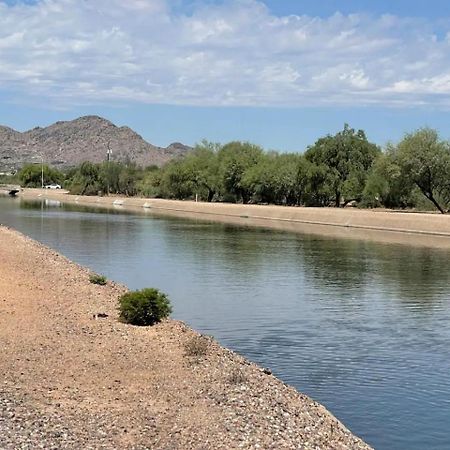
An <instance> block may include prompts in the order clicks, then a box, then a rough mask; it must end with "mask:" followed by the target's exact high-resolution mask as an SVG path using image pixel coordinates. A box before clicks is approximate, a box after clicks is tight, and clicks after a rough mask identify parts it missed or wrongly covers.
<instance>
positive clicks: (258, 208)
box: [20, 189, 450, 248]
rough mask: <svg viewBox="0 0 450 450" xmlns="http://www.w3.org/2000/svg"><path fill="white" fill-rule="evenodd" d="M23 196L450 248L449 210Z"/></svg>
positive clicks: (27, 192) (54, 193) (46, 193)
mask: <svg viewBox="0 0 450 450" xmlns="http://www.w3.org/2000/svg"><path fill="white" fill-rule="evenodd" d="M20 195H21V196H22V197H23V198H28V199H33V198H48V199H55V200H58V201H63V202H67V203H77V204H84V205H92V206H96V207H114V208H118V209H124V210H130V211H135V212H141V213H146V214H166V215H175V216H180V217H188V218H197V219H205V220H212V221H219V222H225V223H232V224H238V225H245V226H260V227H267V228H274V229H279V230H287V231H294V232H302V233H312V234H320V235H327V236H331V237H342V238H351V239H368V240H373V241H381V242H392V243H400V244H408V245H424V246H431V247H439V248H450V215H442V214H432V213H407V212H392V211H380V210H358V209H353V208H346V209H337V208H303V207H284V206H272V205H240V204H228V203H203V202H198V203H197V202H192V201H178V200H163V199H144V198H136V197H129V198H127V197H97V196H75V195H70V194H67V193H64V192H61V191H49V190H40V189H25V190H23V191H22V192H21V194H20Z"/></svg>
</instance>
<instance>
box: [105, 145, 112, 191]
mask: <svg viewBox="0 0 450 450" xmlns="http://www.w3.org/2000/svg"><path fill="white" fill-rule="evenodd" d="M107 147H108V150H107V151H106V165H107V175H106V189H107V191H108V192H107V195H109V177H110V173H109V172H110V171H109V161H110V160H111V155H112V150H111V147H110V146H109V141H108V143H107Z"/></svg>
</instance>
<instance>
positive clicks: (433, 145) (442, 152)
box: [393, 128, 450, 214]
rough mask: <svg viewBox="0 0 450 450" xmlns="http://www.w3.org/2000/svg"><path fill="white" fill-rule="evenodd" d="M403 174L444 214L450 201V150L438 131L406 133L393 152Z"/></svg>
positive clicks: (428, 129) (422, 129) (423, 130)
mask: <svg viewBox="0 0 450 450" xmlns="http://www.w3.org/2000/svg"><path fill="white" fill-rule="evenodd" d="M393 154H394V158H395V162H396V163H397V164H398V166H399V168H400V171H401V173H402V175H403V176H404V177H405V178H406V179H407V180H409V181H410V182H412V183H413V184H414V185H416V186H417V187H418V188H419V189H420V192H422V194H423V195H424V196H425V197H426V198H427V199H428V200H429V201H430V202H431V203H432V204H433V205H434V206H435V207H436V208H437V209H438V210H439V211H440V212H441V213H442V214H444V213H445V210H444V207H448V205H449V202H450V182H449V174H450V148H449V144H448V142H444V141H442V140H441V139H440V138H439V135H438V133H437V131H436V130H432V129H430V128H421V129H419V130H417V131H415V132H414V133H409V134H406V135H405V137H404V138H403V140H402V141H401V142H400V143H399V144H398V145H397V147H396V148H394V149H393Z"/></svg>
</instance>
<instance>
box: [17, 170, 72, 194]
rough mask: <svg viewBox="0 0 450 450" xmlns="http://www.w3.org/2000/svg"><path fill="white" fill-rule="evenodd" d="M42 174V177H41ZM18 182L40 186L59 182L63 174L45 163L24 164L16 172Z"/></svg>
mask: <svg viewBox="0 0 450 450" xmlns="http://www.w3.org/2000/svg"><path fill="white" fill-rule="evenodd" d="M42 175H43V177H42ZM18 178H19V180H20V183H21V184H22V186H24V187H34V188H36V187H41V184H42V182H43V183H44V185H46V184H52V183H58V184H59V183H61V182H62V180H63V178H64V177H63V174H62V173H61V172H59V171H58V170H56V169H53V168H51V167H49V166H48V165H47V164H44V165H41V164H25V165H24V166H23V167H22V169H21V170H20V171H19V173H18Z"/></svg>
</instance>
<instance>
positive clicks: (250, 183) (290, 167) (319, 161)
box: [18, 125, 450, 213]
mask: <svg viewBox="0 0 450 450" xmlns="http://www.w3.org/2000/svg"><path fill="white" fill-rule="evenodd" d="M449 174H450V144H449V143H448V142H447V141H444V140H442V139H441V138H440V137H439V135H438V133H437V131H435V130H433V129H430V128H422V129H419V130H417V131H415V132H413V133H409V134H406V135H405V136H404V138H403V139H402V140H401V141H400V142H399V143H398V144H388V145H387V146H386V148H385V150H384V151H382V150H381V149H380V148H379V147H378V146H377V145H375V144H374V143H371V142H369V141H368V139H367V137H366V135H365V133H364V131H362V130H354V129H353V128H350V127H349V126H348V125H345V126H344V129H343V130H342V131H340V132H338V133H336V134H335V135H327V136H324V137H322V138H320V139H318V140H317V141H316V143H315V144H314V145H312V146H310V147H308V149H307V150H306V151H305V152H304V153H303V154H300V153H278V152H275V151H264V150H263V149H262V148H261V147H259V146H257V145H254V144H251V143H248V142H239V141H234V142H230V143H227V144H225V145H221V144H216V143H211V142H207V141H203V142H201V143H200V144H198V145H196V147H195V148H194V149H193V151H192V152H189V153H188V154H187V155H186V156H185V157H183V158H179V159H175V160H172V161H170V162H169V163H167V164H166V165H165V166H163V167H161V168H158V167H156V166H150V167H146V168H142V167H138V166H136V165H135V164H133V163H120V162H113V161H105V162H103V163H101V164H94V163H91V162H84V163H82V164H81V165H79V166H77V167H74V168H72V169H70V170H68V171H67V172H66V173H62V172H58V171H57V170H55V169H53V168H51V167H48V166H44V180H45V181H44V183H45V184H47V183H50V182H57V183H60V184H62V185H63V186H64V187H65V188H67V189H69V190H70V191H71V193H74V194H82V195H96V194H98V193H100V194H102V195H108V194H119V195H126V196H135V195H140V196H145V197H156V198H167V199H178V200H186V199H189V200H193V199H196V200H198V201H205V202H233V203H258V204H276V205H291V206H294V205H295V206H335V207H341V206H345V205H347V204H349V203H351V204H355V205H358V206H361V207H386V208H420V209H430V208H436V209H437V210H439V211H440V212H441V213H444V212H446V211H447V210H448V208H449V207H450V180H449ZM18 178H19V179H20V181H21V183H22V185H24V186H30V187H33V186H34V187H38V186H40V185H41V167H40V166H36V165H27V166H25V167H23V168H22V170H21V171H20V172H19V173H18Z"/></svg>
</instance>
